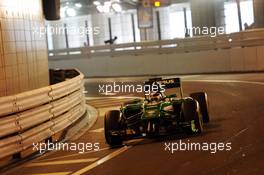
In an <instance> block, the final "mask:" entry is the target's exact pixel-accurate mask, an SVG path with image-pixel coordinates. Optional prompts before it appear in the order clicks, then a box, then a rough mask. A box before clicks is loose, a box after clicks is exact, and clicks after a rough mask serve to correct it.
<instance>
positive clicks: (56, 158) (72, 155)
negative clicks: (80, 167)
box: [40, 147, 110, 162]
mask: <svg viewBox="0 0 264 175" xmlns="http://www.w3.org/2000/svg"><path fill="white" fill-rule="evenodd" d="M109 149H110V147H106V148H100V149H99V150H93V151H89V152H85V153H82V154H80V153H75V154H70V155H66V156H59V157H54V158H50V159H44V160H40V161H43V162H44V161H50V160H58V159H64V158H69V157H74V156H80V155H86V154H91V153H95V152H99V151H105V150H109Z"/></svg>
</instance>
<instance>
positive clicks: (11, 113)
mask: <svg viewBox="0 0 264 175" xmlns="http://www.w3.org/2000/svg"><path fill="white" fill-rule="evenodd" d="M83 78H84V76H83V74H82V73H80V72H79V75H78V76H77V77H74V78H72V79H68V80H66V81H64V82H61V83H58V84H55V85H52V86H49V87H45V88H41V89H36V90H33V91H29V92H25V93H21V94H17V95H14V96H8V97H1V98H0V158H4V157H6V156H10V155H14V154H16V153H19V152H21V151H23V150H25V149H27V148H29V147H32V146H33V143H37V142H41V141H43V140H45V139H47V138H50V137H51V136H52V135H54V134H56V133H58V132H60V131H62V130H64V129H65V128H67V127H68V126H70V125H71V124H73V123H74V122H75V121H76V120H78V119H79V118H80V117H81V116H83V114H84V113H85V111H86V108H85V106H84V101H85V98H84V94H83V93H82V92H83V89H84V87H83V86H84V85H83Z"/></svg>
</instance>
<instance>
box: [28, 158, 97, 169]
mask: <svg viewBox="0 0 264 175" xmlns="http://www.w3.org/2000/svg"><path fill="white" fill-rule="evenodd" d="M96 160H98V158H89V159H75V160H61V161H51V162H36V163H30V164H28V165H26V166H25V167H35V166H47V165H65V164H75V163H87V162H94V161H96Z"/></svg>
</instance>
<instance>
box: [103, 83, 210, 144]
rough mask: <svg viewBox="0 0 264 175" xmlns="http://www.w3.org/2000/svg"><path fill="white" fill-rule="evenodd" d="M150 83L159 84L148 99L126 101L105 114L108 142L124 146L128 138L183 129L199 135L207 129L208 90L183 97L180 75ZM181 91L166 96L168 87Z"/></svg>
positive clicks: (148, 95)
mask: <svg viewBox="0 0 264 175" xmlns="http://www.w3.org/2000/svg"><path fill="white" fill-rule="evenodd" d="M146 85H151V86H154V85H156V86H158V88H157V90H156V91H155V92H152V93H149V94H147V95H146V94H145V99H134V100H131V101H128V102H125V103H123V104H122V106H121V108H120V110H111V111H108V112H107V113H106V114H105V120H104V130H105V139H106V142H107V143H108V144H109V145H111V146H116V145H121V144H122V143H123V141H124V140H128V139H132V138H136V137H144V136H145V137H153V136H159V135H167V134H172V133H175V132H179V131H184V132H186V133H190V134H195V133H201V132H202V131H203V123H207V122H209V114H208V101H207V94H206V93H205V92H197V93H192V94H190V97H183V91H182V87H181V80H180V78H172V79H161V78H155V79H150V80H149V81H147V82H145V86H146ZM169 89H170V90H173V89H175V90H179V94H180V97H177V95H176V93H174V94H171V95H165V92H167V90H169Z"/></svg>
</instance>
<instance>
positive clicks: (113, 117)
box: [104, 110, 123, 146]
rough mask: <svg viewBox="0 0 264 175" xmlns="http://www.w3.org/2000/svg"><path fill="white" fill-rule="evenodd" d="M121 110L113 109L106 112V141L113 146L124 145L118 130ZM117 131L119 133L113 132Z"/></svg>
mask: <svg viewBox="0 0 264 175" xmlns="http://www.w3.org/2000/svg"><path fill="white" fill-rule="evenodd" d="M120 128H121V127H120V111H118V110H112V111H108V112H107V113H106V114H105V120H104V130H105V139H106V142H107V143H108V144H109V145H111V146H117V145H122V143H123V140H122V137H121V135H120V134H118V132H119V131H120ZM112 131H116V132H117V134H114V135H113V134H112Z"/></svg>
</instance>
